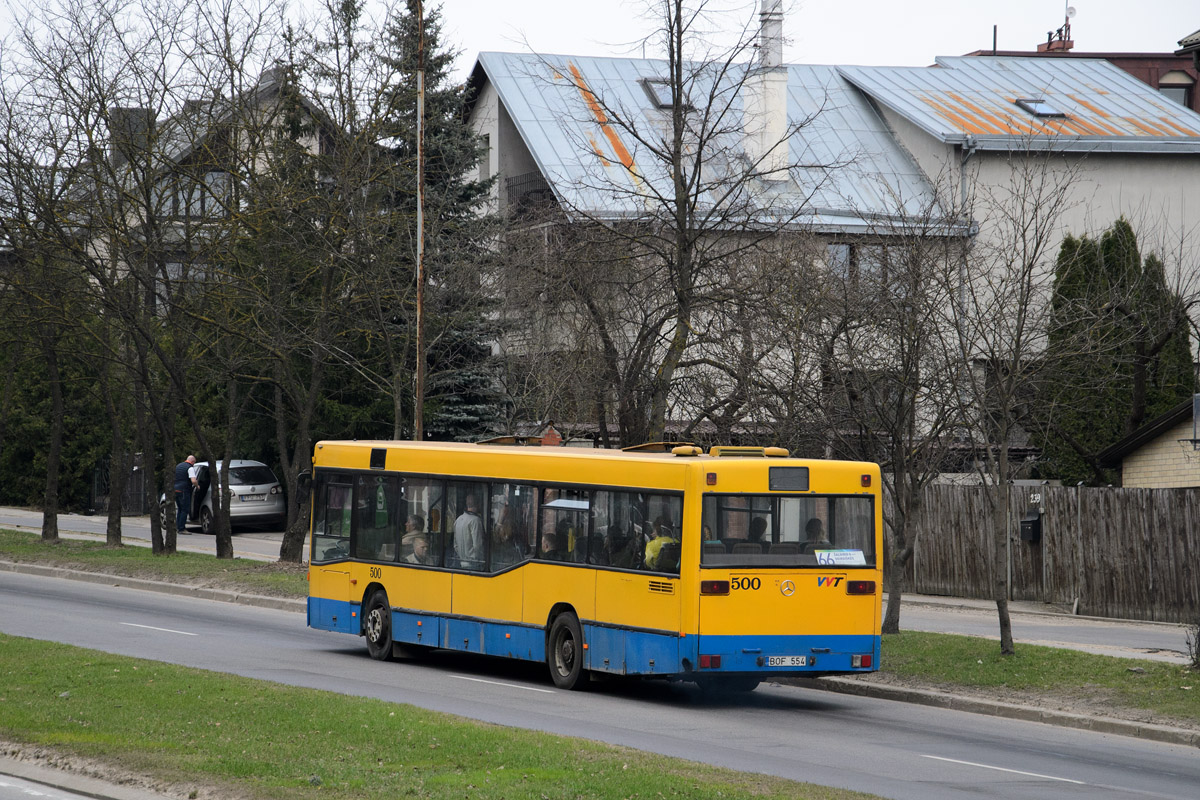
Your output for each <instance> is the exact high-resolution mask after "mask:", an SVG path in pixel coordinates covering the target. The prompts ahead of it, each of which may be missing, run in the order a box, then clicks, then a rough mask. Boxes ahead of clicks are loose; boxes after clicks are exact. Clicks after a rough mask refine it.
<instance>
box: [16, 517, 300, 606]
mask: <svg viewBox="0 0 1200 800" xmlns="http://www.w3.org/2000/svg"><path fill="white" fill-rule="evenodd" d="M0 559H3V560H5V561H17V562H22V563H31V564H42V565H46V566H55V567H66V568H69V569H79V570H84V571H87V572H103V573H106V574H109V575H121V576H125V577H134V578H145V579H147V580H157V581H169V582H174V583H183V584H188V585H192V586H218V587H224V588H229V589H233V590H237V591H243V592H249V593H252V594H263V595H270V596H273V597H296V598H303V597H306V596H308V581H307V579H306V578H305V574H306V569H305V567H304V566H302V565H300V564H280V563H273V562H266V561H255V560H253V559H248V558H234V559H217V558H216V557H215V555H206V554H202V553H188V552H177V553H174V554H172V555H170V556H160V555H155V554H154V553H152V552H151V551H150V548H149V547H141V546H138V545H130V546H127V547H109V546H108V545H107V544H104V543H103V542H90V541H83V540H79V539H62V538H60V539H59V540H58V541H57V542H55V543H48V542H44V541H42V539H41V537H39V536H37V535H36V534H30V533H26V532H22V531H12V530H0Z"/></svg>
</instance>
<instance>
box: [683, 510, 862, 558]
mask: <svg viewBox="0 0 1200 800" xmlns="http://www.w3.org/2000/svg"><path fill="white" fill-rule="evenodd" d="M703 509H704V510H703V517H702V520H701V528H702V530H705V531H707V532H708V534H707V535H708V536H709V538H708V539H706V540H705V542H704V544H703V545H702V548H701V554H700V563H701V565H702V566H765V567H791V566H818V565H827V564H834V563H836V564H841V565H844V566H867V567H869V566H874V564H875V555H876V554H875V544H874V542H875V509H874V506H873V505H872V502H871V498H869V497H836V496H835V497H821V496H814V495H807V496H804V497H781V496H778V495H707V496H706V497H705V498H704V503H703ZM760 520H761V521H760ZM760 531H761V535H759V532H760Z"/></svg>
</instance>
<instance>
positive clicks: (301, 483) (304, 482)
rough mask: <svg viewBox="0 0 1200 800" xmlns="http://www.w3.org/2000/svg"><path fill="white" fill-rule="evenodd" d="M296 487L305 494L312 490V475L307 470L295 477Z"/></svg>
mask: <svg viewBox="0 0 1200 800" xmlns="http://www.w3.org/2000/svg"><path fill="white" fill-rule="evenodd" d="M296 485H297V486H298V487H299V488H300V491H301V492H307V491H308V490H309V489H311V488H312V473H311V472H309V471H308V470H304V472H301V473H300V474H299V475H297V476H296Z"/></svg>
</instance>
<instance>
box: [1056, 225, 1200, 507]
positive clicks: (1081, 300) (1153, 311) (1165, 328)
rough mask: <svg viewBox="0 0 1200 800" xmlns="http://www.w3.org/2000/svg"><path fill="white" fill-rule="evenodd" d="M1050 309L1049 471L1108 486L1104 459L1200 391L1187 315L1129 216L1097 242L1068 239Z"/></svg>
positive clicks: (1065, 478)
mask: <svg viewBox="0 0 1200 800" xmlns="http://www.w3.org/2000/svg"><path fill="white" fill-rule="evenodd" d="M1051 304H1052V311H1053V313H1052V322H1051V329H1050V331H1049V332H1048V343H1049V348H1048V354H1049V357H1051V358H1055V359H1056V362H1057V364H1058V365H1059V369H1058V371H1057V374H1056V377H1055V379H1054V380H1053V385H1052V386H1051V387H1049V388H1048V389H1047V394H1046V399H1047V402H1045V403H1043V404H1042V406H1043V408H1044V409H1045V410H1046V413H1048V414H1049V415H1050V419H1049V423H1050V424H1049V425H1048V426H1047V431H1048V433H1047V434H1046V435H1045V437H1044V440H1043V441H1042V442H1041V445H1042V458H1043V462H1044V466H1043V469H1042V473H1043V474H1044V475H1045V476H1047V477H1053V478H1060V479H1062V480H1063V481H1064V482H1067V483H1072V484H1073V483H1076V482H1078V481H1084V482H1086V483H1091V484H1099V483H1107V482H1109V481H1110V479H1111V476H1110V475H1108V474H1107V473H1106V472H1105V470H1104V469H1103V468H1102V467H1101V465H1100V464H1099V462H1098V461H1097V458H1096V456H1097V454H1098V453H1099V452H1100V451H1101V450H1103V449H1104V448H1106V447H1108V446H1110V445H1112V444H1114V443H1115V442H1117V441H1118V440H1120V439H1121V438H1122V437H1124V436H1126V435H1128V434H1130V433H1132V432H1133V431H1134V430H1136V429H1137V428H1138V427H1140V426H1141V425H1142V424H1143V423H1145V422H1147V421H1148V420H1150V419H1153V418H1154V417H1156V416H1158V415H1159V414H1162V413H1164V412H1165V411H1167V410H1169V409H1170V408H1171V407H1172V406H1174V405H1176V404H1177V403H1179V402H1181V401H1182V400H1184V399H1186V398H1187V397H1189V396H1190V395H1191V393H1192V391H1193V389H1194V383H1195V379H1194V373H1193V368H1192V358H1191V341H1190V338H1189V327H1188V320H1187V314H1186V309H1185V308H1184V306H1183V303H1182V301H1181V299H1180V298H1179V297H1178V296H1177V295H1176V294H1175V293H1174V292H1172V291H1171V289H1170V288H1169V286H1168V285H1167V281H1166V274H1165V270H1164V267H1163V263H1162V261H1161V260H1160V259H1159V258H1157V257H1156V256H1154V255H1149V256H1147V257H1146V258H1144V259H1143V258H1142V256H1141V254H1140V252H1139V249H1138V243H1137V235H1136V234H1135V233H1134V230H1133V227H1132V226H1131V225H1130V224H1129V222H1128V221H1127V220H1125V219H1124V218H1123V217H1122V218H1121V219H1119V220H1117V221H1116V222H1115V223H1113V225H1112V227H1110V228H1109V229H1108V230H1107V231H1105V232H1104V233H1103V234H1102V235H1101V237H1100V239H1099V240H1096V239H1092V238H1090V237H1087V236H1084V237H1082V238H1078V239H1077V238H1075V237H1072V236H1068V237H1067V238H1066V239H1065V240H1063V243H1062V246H1061V248H1060V250H1059V254H1058V260H1057V262H1056V265H1055V279H1054V294H1053V298H1052V300H1051Z"/></svg>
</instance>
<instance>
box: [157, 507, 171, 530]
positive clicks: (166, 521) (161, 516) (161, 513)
mask: <svg viewBox="0 0 1200 800" xmlns="http://www.w3.org/2000/svg"><path fill="white" fill-rule="evenodd" d="M158 524H159V525H161V526H162V532H163V535H164V536H165V535H166V533H167V531H173V530H175V519H174V517H172V516H171V515H170V514H169V513H168V512H167V504H166V503H159V504H158Z"/></svg>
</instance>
